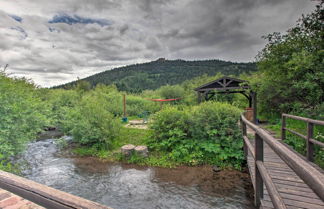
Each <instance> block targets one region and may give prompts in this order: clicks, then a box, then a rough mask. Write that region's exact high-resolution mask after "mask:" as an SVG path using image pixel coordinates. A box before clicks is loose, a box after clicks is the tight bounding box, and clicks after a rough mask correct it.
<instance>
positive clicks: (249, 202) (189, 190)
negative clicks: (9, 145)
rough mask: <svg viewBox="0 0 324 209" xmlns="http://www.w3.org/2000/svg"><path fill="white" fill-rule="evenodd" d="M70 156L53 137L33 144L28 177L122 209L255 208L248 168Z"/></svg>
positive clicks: (28, 156)
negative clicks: (158, 164)
mask: <svg viewBox="0 0 324 209" xmlns="http://www.w3.org/2000/svg"><path fill="white" fill-rule="evenodd" d="M72 155H73V156H67V153H66V152H64V151H63V152H62V151H61V149H59V147H58V144H57V143H56V142H55V140H53V139H47V140H42V141H36V142H32V143H30V144H29V146H28V148H27V151H26V152H25V153H24V155H23V156H22V160H24V161H26V164H27V165H28V166H26V167H25V168H24V169H23V170H22V175H23V176H24V177H25V178H28V179H30V180H34V181H36V182H39V183H41V184H45V185H47V186H51V187H53V188H56V189H59V190H62V191H65V192H69V193H71V194H74V195H78V196H81V197H83V198H86V199H89V200H92V201H96V202H98V203H101V204H105V205H108V206H110V207H112V208H115V209H118V208H123V209H133V208H202V209H207V208H208V209H209V208H219V207H225V208H253V198H252V197H251V195H252V194H253V189H252V184H251V182H250V179H249V175H248V174H247V173H246V172H245V171H243V172H242V171H237V170H223V171H220V172H217V173H215V172H213V171H212V167H211V166H194V167H191V166H178V167H174V168H162V167H151V166H140V165H136V164H128V163H121V162H107V161H105V160H102V159H100V158H98V157H78V156H77V155H75V154H73V153H72Z"/></svg>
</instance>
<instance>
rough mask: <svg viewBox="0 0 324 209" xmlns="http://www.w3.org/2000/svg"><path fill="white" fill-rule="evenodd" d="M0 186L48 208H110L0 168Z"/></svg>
mask: <svg viewBox="0 0 324 209" xmlns="http://www.w3.org/2000/svg"><path fill="white" fill-rule="evenodd" d="M0 188H2V189H5V190H7V191H9V192H12V193H14V194H16V195H18V196H20V197H22V198H25V199H27V200H29V201H31V202H34V203H36V204H38V205H40V206H43V207H45V208H48V209H57V208H60V209H72V208H73V209H76V208H83V209H86V208H87V209H111V208H109V207H107V206H104V205H101V204H99V203H96V202H92V201H90V200H86V199H83V198H81V197H77V196H74V195H72V194H69V193H66V192H62V191H59V190H56V189H53V188H51V187H48V186H45V185H42V184H39V183H36V182H34V181H31V180H27V179H25V178H22V177H19V176H16V175H14V174H11V173H7V172H4V171H1V170H0Z"/></svg>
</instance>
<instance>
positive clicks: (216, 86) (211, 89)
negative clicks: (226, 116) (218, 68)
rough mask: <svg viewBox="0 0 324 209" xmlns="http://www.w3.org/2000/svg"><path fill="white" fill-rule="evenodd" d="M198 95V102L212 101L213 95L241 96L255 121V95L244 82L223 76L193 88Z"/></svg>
mask: <svg viewBox="0 0 324 209" xmlns="http://www.w3.org/2000/svg"><path fill="white" fill-rule="evenodd" d="M195 91H197V93H198V102H202V101H203V100H205V101H208V100H210V99H212V98H213V97H214V96H215V94H216V93H217V94H232V93H240V94H243V95H244V96H245V97H246V98H247V99H248V100H249V107H250V108H253V122H254V123H256V121H257V105H256V93H255V92H253V91H252V90H251V88H250V86H249V85H248V82H247V81H245V80H240V79H237V78H231V77H227V76H224V77H222V78H219V79H217V80H215V81H212V82H209V83H206V84H204V85H202V86H199V87H198V88H195Z"/></svg>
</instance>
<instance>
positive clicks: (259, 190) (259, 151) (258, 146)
mask: <svg viewBox="0 0 324 209" xmlns="http://www.w3.org/2000/svg"><path fill="white" fill-rule="evenodd" d="M257 161H261V162H263V140H262V138H261V137H260V136H259V135H258V134H257V133H255V199H254V201H255V202H254V203H255V206H256V208H260V206H261V199H262V198H263V180H262V176H261V173H260V171H259V168H258V166H257Z"/></svg>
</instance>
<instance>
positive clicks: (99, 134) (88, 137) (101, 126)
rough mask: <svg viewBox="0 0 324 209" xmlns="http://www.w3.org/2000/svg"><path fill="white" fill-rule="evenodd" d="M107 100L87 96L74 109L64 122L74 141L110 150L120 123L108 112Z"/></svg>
mask: <svg viewBox="0 0 324 209" xmlns="http://www.w3.org/2000/svg"><path fill="white" fill-rule="evenodd" d="M107 106H108V104H107V101H106V100H105V98H99V97H96V96H93V95H86V96H84V97H83V98H82V100H81V101H80V103H79V104H78V105H77V106H76V107H75V108H73V109H72V110H71V111H70V112H69V114H68V116H67V118H68V119H67V120H66V121H65V122H64V128H65V131H67V132H68V133H69V134H71V135H72V136H73V139H74V141H76V142H78V143H80V144H82V145H88V146H99V147H103V148H105V149H108V148H109V145H110V144H111V142H112V140H113V139H114V138H116V137H117V136H118V134H119V130H120V126H121V125H120V122H119V121H118V120H117V119H115V118H114V116H113V114H112V113H110V112H109V111H108V110H107V108H106V107H107Z"/></svg>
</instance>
